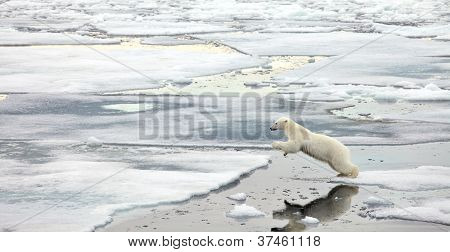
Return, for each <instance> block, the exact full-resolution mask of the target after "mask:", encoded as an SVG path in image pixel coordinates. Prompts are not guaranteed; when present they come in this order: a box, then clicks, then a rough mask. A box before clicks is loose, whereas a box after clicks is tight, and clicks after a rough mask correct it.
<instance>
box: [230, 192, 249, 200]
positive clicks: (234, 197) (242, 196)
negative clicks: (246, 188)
mask: <svg viewBox="0 0 450 252" xmlns="http://www.w3.org/2000/svg"><path fill="white" fill-rule="evenodd" d="M228 198H229V199H232V200H237V201H244V200H246V199H247V194H245V193H236V194H233V195H230V196H228Z"/></svg>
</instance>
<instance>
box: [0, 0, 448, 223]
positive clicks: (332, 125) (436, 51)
mask: <svg viewBox="0 0 450 252" xmlns="http://www.w3.org/2000/svg"><path fill="white" fill-rule="evenodd" d="M449 10H450V3H449V2H448V1H445V0H440V1H431V0H425V1H419V0H405V1H388V0H370V1H360V0H339V1H313V0H297V1H258V0H254V1H232V0H222V1H200V0H194V1H189V2H186V1H144V0H132V1H118V0H96V1H93V0H76V1H68V0H67V1H66V0H46V1H14V0H11V1H2V2H0V228H1V229H2V230H5V231H79V230H81V231H85V230H95V229H96V228H98V227H101V226H105V225H107V224H108V223H110V222H112V221H113V218H114V216H115V215H117V214H120V213H123V212H126V211H128V210H130V209H134V208H141V207H152V206H158V205H161V204H170V203H176V202H182V201H185V200H189V199H190V198H191V197H194V196H197V195H204V194H207V193H208V192H210V191H212V190H217V189H219V188H221V187H223V186H225V185H227V184H229V183H231V182H233V181H236V180H238V179H239V178H240V177H241V176H242V175H244V174H248V173H251V172H252V171H253V170H255V169H258V168H261V167H265V166H266V165H267V164H268V162H269V160H270V156H267V155H265V154H259V153H258V150H267V149H269V148H270V147H269V146H270V142H271V141H272V140H273V139H277V138H280V136H281V135H280V134H272V133H270V132H268V128H269V127H270V125H271V123H272V121H273V120H275V119H276V118H278V117H279V116H282V115H289V116H291V117H293V118H294V119H295V120H297V121H300V122H301V123H302V124H303V125H305V126H306V127H307V128H309V129H310V130H312V131H315V132H321V133H325V134H328V135H330V136H333V137H336V138H338V139H339V140H341V141H342V142H343V143H345V144H347V145H349V146H355V145H357V146H360V145H393V146H395V145H413V144H418V143H429V142H448V141H449V140H450V119H449V118H450V106H449V105H450V39H449V37H450V11H449ZM237 150H239V151H237ZM361 169H362V170H363V172H362V176H361V178H359V179H358V180H355V181H351V182H350V183H357V184H360V185H361V184H362V185H364V184H366V185H378V186H381V187H382V188H389V189H391V190H393V191H402V190H409V191H417V192H419V193H420V192H421V191H423V190H424V189H426V191H427V195H430V193H429V192H428V191H429V190H431V191H433V190H435V191H436V195H441V194H440V193H439V190H443V189H448V188H449V187H450V184H449V183H450V182H448V176H449V171H450V164H442V166H426V165H420V167H419V166H418V165H415V164H411V166H410V167H403V170H402V171H377V170H371V169H370V168H368V170H364V169H365V168H364V167H361ZM427 173H433V174H435V176H436V180H430V179H426V174H427ZM374 176H382V177H383V178H384V179H377V180H374V179H373V177H374ZM398 176H404V177H405V178H407V179H405V180H401V181H397V180H395V178H397V177H398ZM445 179H447V180H445ZM417 181H419V182H420V183H419V182H417ZM334 182H339V183H341V182H342V183H349V181H341V180H338V181H334ZM372 200H373V199H372ZM411 200H412V201H413V199H411ZM449 202H450V198H448V197H445V196H442V195H441V196H439V197H436V198H432V199H430V200H428V201H423V200H422V201H420V202H415V204H412V205H411V208H410V209H409V211H407V212H402V210H401V209H395V208H383V206H379V205H377V211H374V212H373V213H372V215H373V217H374V218H381V219H382V218H399V219H414V218H413V217H412V216H410V215H411V212H414V213H416V214H424V216H429V218H428V219H427V221H431V222H436V223H440V224H446V225H448V224H449V223H450V222H449V217H448V209H449V206H450V203H449ZM421 220H422V219H420V220H419V221H421Z"/></svg>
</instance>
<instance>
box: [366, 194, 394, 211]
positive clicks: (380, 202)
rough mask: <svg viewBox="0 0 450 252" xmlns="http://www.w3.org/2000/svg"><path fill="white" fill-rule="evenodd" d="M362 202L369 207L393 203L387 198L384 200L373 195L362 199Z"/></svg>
mask: <svg viewBox="0 0 450 252" xmlns="http://www.w3.org/2000/svg"><path fill="white" fill-rule="evenodd" d="M364 204H366V205H367V206H368V207H369V208H375V207H383V206H392V205H393V203H392V202H390V201H388V200H385V199H382V198H379V197H374V196H370V197H369V198H368V199H367V200H365V201H364Z"/></svg>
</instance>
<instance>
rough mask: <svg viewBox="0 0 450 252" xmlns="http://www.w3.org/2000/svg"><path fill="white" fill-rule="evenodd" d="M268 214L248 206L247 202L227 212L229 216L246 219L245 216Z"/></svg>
mask: <svg viewBox="0 0 450 252" xmlns="http://www.w3.org/2000/svg"><path fill="white" fill-rule="evenodd" d="M265 215H266V214H265V213H263V212H261V211H259V210H258V209H256V208H254V207H252V206H248V205H246V204H242V205H236V206H234V208H233V209H232V210H230V211H229V212H227V213H226V216H227V217H230V218H235V219H245V218H253V217H261V216H265Z"/></svg>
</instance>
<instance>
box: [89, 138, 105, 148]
mask: <svg viewBox="0 0 450 252" xmlns="http://www.w3.org/2000/svg"><path fill="white" fill-rule="evenodd" d="M102 144H103V143H102V141H100V140H99V139H98V138H96V137H93V136H91V137H89V138H88V140H87V146H89V147H101V146H102Z"/></svg>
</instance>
